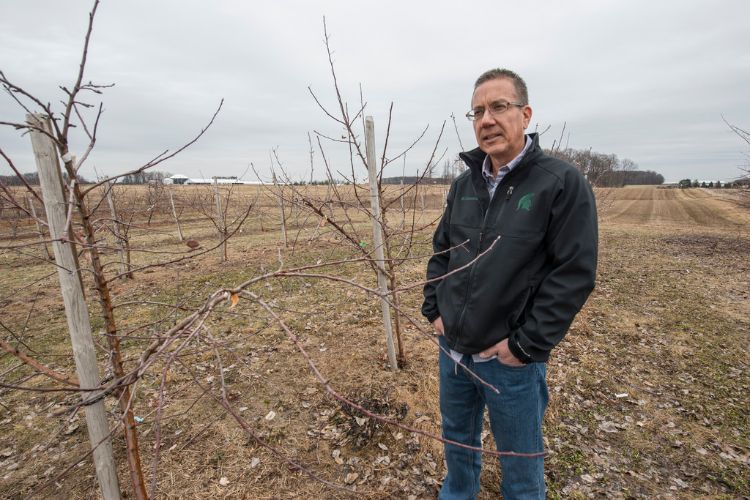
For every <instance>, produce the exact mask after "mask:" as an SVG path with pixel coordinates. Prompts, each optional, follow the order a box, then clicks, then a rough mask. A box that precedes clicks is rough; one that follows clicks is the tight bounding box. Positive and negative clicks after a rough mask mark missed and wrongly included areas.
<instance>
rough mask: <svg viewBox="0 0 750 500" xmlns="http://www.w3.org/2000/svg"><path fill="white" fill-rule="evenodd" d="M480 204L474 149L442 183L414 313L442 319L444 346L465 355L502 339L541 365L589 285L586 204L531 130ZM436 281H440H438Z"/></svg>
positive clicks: (587, 190) (588, 197)
mask: <svg viewBox="0 0 750 500" xmlns="http://www.w3.org/2000/svg"><path fill="white" fill-rule="evenodd" d="M531 137H532V139H533V144H532V146H531V147H530V149H529V150H528V151H527V152H526V155H525V156H524V157H523V159H522V160H521V162H520V163H519V164H518V165H516V167H515V168H514V169H513V170H511V172H510V173H508V174H507V175H506V176H505V177H504V178H503V179H502V181H501V182H500V184H499V185H498V187H497V189H496V191H495V195H494V197H493V198H492V200H490V197H489V193H488V192H487V186H486V183H485V180H484V178H483V177H482V173H481V170H482V162H483V161H484V158H485V156H486V155H485V153H484V152H482V151H481V150H480V149H478V148H477V149H474V150H472V151H469V152H466V153H461V155H460V156H461V159H462V160H463V161H464V162H465V163H466V165H468V167H469V169H468V170H467V171H466V172H464V173H463V174H461V175H460V176H459V177H458V178H456V180H454V181H453V184H452V185H451V188H450V192H449V193H448V200H447V207H446V209H445V213H444V214H443V217H442V219H441V221H440V223H439V224H438V227H437V230H436V231H435V235H434V237H433V250H434V255H433V256H432V257H431V258H430V260H429V263H428V265H427V279H428V280H433V281H429V282H428V283H427V284H426V285H425V287H424V297H425V300H424V304H423V305H422V314H423V315H424V316H425V317H426V318H427V319H428V320H429V321H430V322H432V321H434V320H435V319H437V318H438V317H442V320H443V325H444V327H445V337H446V339H447V340H448V344H449V345H450V347H451V348H452V349H455V350H456V351H458V352H462V353H465V354H475V353H478V352H481V351H483V350H485V349H487V348H488V347H490V346H492V345H494V344H496V343H498V342H500V341H501V340H503V339H505V338H509V343H508V345H509V348H510V350H511V352H512V353H513V355H514V356H516V357H517V358H518V359H520V360H521V361H523V362H526V363H529V362H544V361H546V360H547V359H548V358H549V354H550V351H551V350H552V348H554V347H555V346H556V345H557V344H558V343H559V342H560V340H562V338H563V337H564V336H565V334H566V332H567V330H568V327H569V326H570V324H571V322H572V321H573V318H574V317H575V315H576V314H577V313H578V311H579V310H580V309H581V307H583V304H584V303H585V302H586V299H587V298H588V296H589V294H590V293H591V291H592V290H593V288H594V280H595V277H596V260H597V240H598V233H597V218H596V204H595V200H594V195H593V193H592V191H591V186H590V185H589V183H588V181H587V180H586V179H585V178H584V177H583V176H582V175H581V173H580V172H579V171H578V170H577V169H576V168H575V167H573V166H572V165H569V164H568V163H566V162H564V161H562V160H559V159H556V158H553V157H550V156H547V155H546V154H544V152H543V151H542V149H541V148H540V147H539V139H538V136H537V134H531ZM443 276H445V277H443Z"/></svg>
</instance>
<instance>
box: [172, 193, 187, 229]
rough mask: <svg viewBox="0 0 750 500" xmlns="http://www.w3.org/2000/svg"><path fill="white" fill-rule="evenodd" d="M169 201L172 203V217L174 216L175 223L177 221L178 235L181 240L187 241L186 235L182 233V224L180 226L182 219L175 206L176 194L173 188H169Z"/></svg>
mask: <svg viewBox="0 0 750 500" xmlns="http://www.w3.org/2000/svg"><path fill="white" fill-rule="evenodd" d="M169 203H170V205H172V217H174V221H175V223H177V236H179V237H180V241H185V237H184V236H183V235H182V226H180V219H179V218H178V217H177V210H176V209H175V208H174V196H173V195H172V190H171V189H170V190H169Z"/></svg>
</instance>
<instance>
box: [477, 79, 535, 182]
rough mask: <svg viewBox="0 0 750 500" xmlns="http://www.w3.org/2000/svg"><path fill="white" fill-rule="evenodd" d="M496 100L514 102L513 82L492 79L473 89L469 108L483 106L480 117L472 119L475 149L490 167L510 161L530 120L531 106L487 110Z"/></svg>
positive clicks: (519, 146)
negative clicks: (494, 110) (476, 147)
mask: <svg viewBox="0 0 750 500" xmlns="http://www.w3.org/2000/svg"><path fill="white" fill-rule="evenodd" d="M498 101H505V102H518V96H517V95H516V89H515V87H514V86H513V82H512V81H511V80H509V79H507V78H494V79H492V80H488V81H486V82H484V83H483V84H481V85H480V86H479V87H477V88H476V90H474V95H473V96H472V98H471V109H474V110H476V109H478V108H481V109H484V110H485V112H484V114H483V115H482V118H480V119H478V120H476V121H475V122H474V134H475V135H476V137H477V144H478V145H479V148H480V149H481V150H482V151H484V152H485V153H487V154H488V155H489V156H490V158H491V159H492V165H493V170H494V169H497V168H500V167H501V166H503V165H505V164H507V163H508V162H510V161H511V160H512V159H513V158H515V157H516V156H518V154H519V153H520V152H521V151H522V150H523V147H524V144H525V139H524V130H526V127H527V126H528V125H529V121H530V120H531V108H530V107H529V106H524V107H523V108H519V107H518V106H511V107H509V108H508V109H507V110H506V111H505V112H504V113H501V114H494V115H493V114H492V113H490V112H489V109H490V108H491V107H492V104H493V103H497V102H498Z"/></svg>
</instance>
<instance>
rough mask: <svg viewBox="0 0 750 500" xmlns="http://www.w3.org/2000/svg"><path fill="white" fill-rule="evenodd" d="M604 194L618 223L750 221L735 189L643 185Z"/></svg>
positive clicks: (716, 224) (738, 223)
mask: <svg viewBox="0 0 750 500" xmlns="http://www.w3.org/2000/svg"><path fill="white" fill-rule="evenodd" d="M601 194H602V196H601V197H600V198H601V201H600V205H602V207H603V208H605V209H606V210H605V211H604V212H605V213H606V214H607V220H608V221H609V222H611V223H614V224H618V223H622V224H648V225H673V224H676V225H681V226H683V225H689V226H710V227H723V228H737V227H738V226H742V225H745V224H748V222H750V220H749V219H748V213H747V210H742V209H741V208H739V207H738V205H737V203H735V200H734V196H735V193H733V192H731V191H729V192H727V191H722V190H720V189H669V188H657V187H654V186H643V187H641V186H639V187H628V188H618V189H602V191H601Z"/></svg>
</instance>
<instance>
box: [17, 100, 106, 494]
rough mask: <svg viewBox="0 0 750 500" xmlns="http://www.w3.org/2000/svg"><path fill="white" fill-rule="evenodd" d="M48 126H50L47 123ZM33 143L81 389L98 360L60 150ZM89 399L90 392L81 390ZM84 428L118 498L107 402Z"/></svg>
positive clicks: (100, 474)
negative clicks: (70, 231)
mask: <svg viewBox="0 0 750 500" xmlns="http://www.w3.org/2000/svg"><path fill="white" fill-rule="evenodd" d="M26 119H27V121H28V122H29V123H32V124H34V125H35V126H37V127H39V128H42V127H44V126H45V119H44V118H43V117H42V116H40V115H31V114H29V115H27V117H26ZM47 130H49V127H47ZM30 135H31V145H32V147H33V148H34V157H35V159H36V165H37V168H38V170H39V182H40V184H41V187H42V196H43V199H44V208H45V210H46V212H47V223H48V224H49V231H50V235H51V236H52V240H53V243H52V248H53V250H54V252H55V261H56V262H57V274H58V277H59V279H60V288H61V290H62V295H63V302H64V304H65V316H66V317H67V320H68V330H69V331H70V341H71V344H72V345H73V357H74V359H75V364H76V372H77V374H78V380H79V381H80V383H81V387H84V388H87V387H97V386H99V385H101V378H100V376H99V369H98V366H97V361H96V350H95V349H94V340H93V338H92V336H91V323H90V322H89V312H88V308H87V306H86V301H85V299H84V296H83V289H82V287H81V281H80V280H79V279H78V274H77V272H78V270H77V264H76V259H75V257H74V254H73V248H72V246H71V244H70V242H69V240H68V237H67V236H68V235H67V234H65V233H64V232H63V231H64V229H65V222H66V218H67V213H66V206H67V200H66V199H65V196H64V194H63V191H62V186H61V176H60V165H59V163H58V160H57V150H56V148H55V144H54V143H53V142H52V140H51V139H50V138H49V137H48V136H46V135H45V134H43V133H41V132H38V131H36V130H31V134H30ZM82 396H83V397H85V398H88V397H89V396H91V393H90V392H84V393H82ZM84 411H85V414H86V426H87V428H88V432H89V440H90V441H91V447H92V448H93V449H94V452H93V457H94V465H95V467H96V475H97V478H98V480H99V486H100V487H101V489H102V496H103V497H104V498H105V499H107V500H109V499H119V498H120V487H119V484H118V481H117V466H116V464H115V459H114V455H113V454H112V441H111V439H110V436H109V424H108V423H107V415H106V413H105V408H104V401H103V400H102V401H98V402H97V403H93V404H91V405H88V406H85V407H84Z"/></svg>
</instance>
